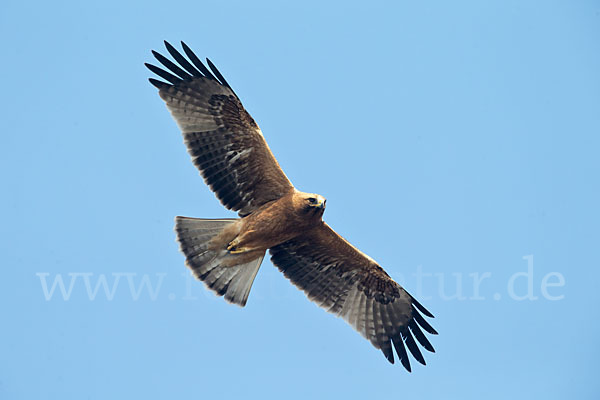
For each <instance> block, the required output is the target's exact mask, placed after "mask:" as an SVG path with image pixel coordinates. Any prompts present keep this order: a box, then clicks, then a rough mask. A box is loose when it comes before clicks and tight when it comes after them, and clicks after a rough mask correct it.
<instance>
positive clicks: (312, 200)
mask: <svg viewBox="0 0 600 400" xmlns="http://www.w3.org/2000/svg"><path fill="white" fill-rule="evenodd" d="M316 201H317V199H315V198H314V197H310V198H309V199H308V202H309V203H311V204H314V203H315V202H316Z"/></svg>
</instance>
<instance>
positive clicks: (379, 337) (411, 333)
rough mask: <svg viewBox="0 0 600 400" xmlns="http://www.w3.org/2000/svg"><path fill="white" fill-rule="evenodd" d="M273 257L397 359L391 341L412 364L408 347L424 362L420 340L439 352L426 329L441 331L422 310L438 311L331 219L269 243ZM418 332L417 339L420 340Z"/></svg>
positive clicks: (308, 291)
mask: <svg viewBox="0 0 600 400" xmlns="http://www.w3.org/2000/svg"><path fill="white" fill-rule="evenodd" d="M270 252H271V260H272V261H273V263H274V264H275V265H277V267H278V268H279V269H280V270H281V271H282V272H283V274H284V275H285V276H286V277H287V278H288V279H289V280H290V281H291V282H292V283H293V284H294V285H296V286H297V287H298V288H299V289H301V290H303V291H304V293H306V295H307V296H308V298H309V299H310V300H312V301H314V302H315V303H317V304H318V305H319V306H321V307H323V308H325V309H326V310H327V311H329V312H331V313H333V314H336V315H337V316H340V317H342V318H343V319H344V320H346V322H348V323H349V324H350V325H351V326H352V327H353V328H354V329H356V330H357V331H358V332H359V333H360V334H361V335H363V336H364V337H365V338H366V339H367V340H369V341H370V342H371V344H373V346H375V347H376V348H378V349H380V350H381V351H382V352H383V354H384V356H385V357H386V358H387V359H388V361H389V362H391V363H394V353H393V351H392V347H394V348H395V349H396V353H397V354H398V358H399V359H400V362H401V363H402V365H403V366H404V367H405V368H406V369H407V370H408V371H410V370H411V366H410V361H409V358H408V353H407V351H406V349H407V348H408V352H410V353H411V354H412V356H413V357H414V358H415V359H416V360H417V361H418V362H420V363H421V364H425V359H424V358H423V355H422V353H421V351H420V350H419V346H418V345H417V342H418V343H419V344H420V345H421V346H423V348H425V349H426V350H428V351H430V352H434V349H433V346H432V345H431V343H430V342H429V340H428V339H427V338H426V336H425V334H424V333H423V330H425V331H426V332H428V333H430V334H434V335H435V334H437V332H436V331H435V329H433V328H432V327H431V325H429V323H427V322H426V321H425V319H424V318H423V316H422V315H421V312H422V313H423V314H425V315H427V316H428V317H433V315H432V314H431V313H430V312H429V311H427V309H425V307H423V306H422V305H421V304H419V303H418V302H417V301H416V300H415V299H414V298H413V297H412V296H411V295H410V294H408V293H407V292H406V291H405V290H404V289H403V288H402V287H401V286H400V285H399V284H397V283H396V282H394V280H392V278H390V277H389V275H388V274H387V273H386V272H385V271H384V270H383V269H382V268H381V267H380V266H379V265H378V264H377V263H376V262H375V261H373V260H372V259H371V258H369V257H368V256H366V255H365V254H363V253H362V252H360V251H359V250H358V249H356V248H355V247H354V246H352V245H351V244H350V243H348V242H347V241H346V240H344V239H343V238H342V237H341V236H339V235H338V234H337V233H336V232H335V231H333V230H332V229H331V228H330V227H329V226H328V225H327V224H325V223H323V224H322V225H320V226H318V227H316V228H314V229H312V230H311V231H309V232H307V233H305V234H303V235H301V236H299V237H296V238H295V239H292V240H290V241H287V242H285V243H283V244H280V245H278V246H275V247H273V248H271V249H270ZM415 338H416V341H415Z"/></svg>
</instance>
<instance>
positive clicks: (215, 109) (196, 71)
mask: <svg viewBox="0 0 600 400" xmlns="http://www.w3.org/2000/svg"><path fill="white" fill-rule="evenodd" d="M181 44H182V47H183V51H184V53H185V54H186V55H187V57H188V59H189V61H188V59H186V58H185V57H184V56H183V55H182V54H181V53H180V52H179V51H177V50H176V49H175V48H174V47H173V46H172V45H170V44H169V43H168V42H165V46H166V48H167V51H168V52H169V54H170V55H171V56H172V57H173V59H174V60H175V61H176V62H177V64H179V65H177V64H176V63H175V62H173V61H171V60H169V59H168V58H166V57H165V56H163V55H161V54H160V53H158V52H156V51H153V52H152V54H153V55H154V57H155V58H156V60H157V61H158V62H159V63H160V64H161V65H162V66H163V67H164V68H165V69H163V68H161V67H157V66H155V65H152V64H146V66H147V67H148V69H149V70H150V71H152V72H153V73H155V74H156V75H158V76H159V77H161V78H162V79H164V80H165V81H166V82H164V81H160V80H157V79H154V78H150V83H151V84H152V85H154V86H155V87H157V88H158V89H159V94H160V96H161V98H162V99H163V100H164V101H165V102H166V103H167V107H168V108H169V110H170V111H171V114H172V115H173V118H174V119H175V121H176V122H177V124H178V125H179V127H180V129H181V131H182V132H183V137H184V141H185V144H186V146H187V148H188V152H189V153H190V155H191V156H192V161H193V163H194V165H196V167H197V168H198V169H199V170H200V173H201V174H202V176H203V177H204V180H205V181H206V183H207V184H208V185H209V186H210V188H211V189H212V190H213V191H214V192H215V194H216V195H217V197H218V198H219V200H221V202H222V203H223V205H224V206H225V207H227V208H229V209H231V210H234V211H238V212H239V213H240V215H241V216H244V215H247V214H249V213H251V212H252V211H253V210H255V209H256V208H258V207H260V206H261V205H263V204H265V203H267V202H269V201H273V200H277V199H279V198H280V197H282V196H283V195H285V194H286V193H288V192H289V191H290V190H292V188H293V186H292V184H291V183H290V181H289V180H288V179H287V177H286V176H285V174H284V173H283V171H282V170H281V168H280V167H279V164H278V163H277V160H275V157H274V156H273V154H272V153H271V150H270V149H269V147H268V146H267V143H266V142H265V140H264V138H263V136H262V133H261V131H260V129H259V127H258V125H257V124H256V122H254V119H252V117H251V116H250V114H248V112H247V111H246V110H245V109H244V107H243V106H242V103H241V102H240V100H239V98H238V97H237V96H236V94H235V93H234V92H233V90H232V89H231V87H230V86H229V83H227V81H226V80H225V78H224V77H223V75H222V74H221V73H220V72H219V70H218V69H217V67H216V66H215V65H214V64H213V63H212V62H210V61H207V62H208V65H209V67H210V70H209V69H208V68H207V67H206V66H205V65H204V64H203V63H202V62H201V61H200V60H199V59H198V57H197V56H196V55H195V54H194V53H193V52H192V50H191V49H190V48H189V47H188V46H187V45H186V44H185V43H183V42H182V43H181ZM211 70H212V72H211Z"/></svg>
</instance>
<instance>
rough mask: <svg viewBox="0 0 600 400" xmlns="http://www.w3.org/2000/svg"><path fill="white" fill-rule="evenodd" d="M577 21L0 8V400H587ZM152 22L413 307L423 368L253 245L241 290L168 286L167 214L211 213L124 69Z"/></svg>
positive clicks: (585, 47) (594, 124) (490, 13)
mask: <svg viewBox="0 0 600 400" xmlns="http://www.w3.org/2000/svg"><path fill="white" fill-rule="evenodd" d="M599 34H600V5H599V4H598V3H597V2H594V1H571V2H564V1H544V2H542V1H495V2H479V1H455V2H445V1H437V2H436V1H429V2H404V1H402V2H394V3H391V2H390V3H380V2H374V3H373V4H370V5H368V6H367V5H366V3H347V2H343V3H342V2H340V3H335V2H328V3H327V4H321V3H318V2H302V3H297V4H296V5H289V4H288V5H285V4H281V3H280V2H273V3H266V2H253V3H252V4H250V2H227V3H226V4H218V2H210V3H203V2H185V3H174V4H167V3H165V2H128V3H127V4H121V3H120V2H112V1H105V2H98V3H90V2H60V1H59V2H51V3H40V4H35V5H34V4H25V3H23V2H16V1H4V2H2V5H0V38H1V39H0V41H1V42H2V54H3V62H2V63H0V72H2V76H3V81H2V86H3V93H4V95H3V96H2V97H1V99H0V102H1V106H2V107H1V109H2V135H1V136H0V141H1V148H2V157H1V158H0V164H1V170H2V171H3V172H2V183H3V187H4V190H3V194H4V195H3V196H1V200H0V201H1V203H2V204H1V207H0V209H1V210H2V211H1V213H2V221H3V223H2V224H1V225H0V235H1V240H0V243H2V254H3V271H4V276H3V278H2V279H1V280H0V302H1V304H2V308H1V312H2V320H3V329H1V330H0V359H1V360H2V362H1V363H0V398H2V399H4V398H6V399H31V398H51V399H53V398H61V399H81V398H90V399H105V398H215V397H219V398H223V397H224V398H232V397H234V396H246V397H249V398H258V397H260V398H265V399H268V398H280V397H282V396H285V397H286V398H290V399H294V398H303V399H304V398H307V397H315V398H359V397H363V398H364V397H365V396H369V397H383V396H386V397H391V396H393V397H398V398H400V397H402V398H424V399H428V398H461V399H480V398H488V399H505V398H523V399H524V398H532V397H533V398H543V399H554V398H556V399H559V398H565V397H567V396H568V397H572V398H580V399H586V398H590V399H591V398H597V396H598V392H599V391H600V387H599V384H598V380H597V359H598V357H599V356H600V347H599V346H598V343H597V338H598V337H599V336H600V323H599V322H598V321H599V317H600V312H599V311H598V304H599V303H600V295H599V291H598V280H599V278H600V272H599V267H600V256H599V255H598V243H600V237H599V233H598V226H599V223H600V218H599V216H600V214H599V212H598V204H600V191H599V186H598V173H599V171H600V168H599V167H600V165H599V164H600V162H599V161H598V149H599V146H600V139H599V135H598V134H599V133H600V112H599V110H600V74H599V73H598V71H600V52H599V51H598V50H599V48H598V38H599ZM163 39H167V40H169V41H171V42H172V43H174V44H175V43H178V41H179V40H185V41H186V43H187V44H188V45H190V46H191V47H192V48H193V49H194V50H195V51H196V53H197V54H198V55H199V56H201V57H204V56H208V57H209V58H211V60H212V61H213V62H215V64H216V65H217V66H218V67H219V69H220V70H221V72H222V73H223V74H224V76H225V77H226V78H227V80H228V81H229V83H230V84H231V85H232V86H233V88H234V89H235V91H236V92H237V93H238V95H239V96H240V98H241V99H242V101H243V103H244V105H245V107H246V109H247V110H248V111H249V112H250V113H251V114H252V115H253V117H254V118H255V119H256V120H257V122H258V123H259V125H260V126H261V128H262V130H263V132H264V134H265V137H266V139H267V141H268V143H269V145H270V146H271V148H272V150H273V152H274V153H275V155H276V157H277V158H278V160H279V162H280V164H281V165H282V167H283V168H284V170H285V172H286V173H287V175H288V176H289V177H290V179H291V180H292V181H293V182H294V184H295V185H296V186H297V187H298V188H299V189H301V190H305V191H311V192H317V193H320V194H322V195H324V196H325V197H327V199H328V202H327V205H328V209H327V211H326V213H325V220H326V221H327V222H328V223H329V224H330V225H331V226H332V227H333V228H334V229H336V230H337V231H338V232H339V233H341V234H342V235H344V236H345V237H346V238H347V239H348V240H350V241H351V242H352V243H353V244H355V245H356V246H357V247H359V248H360V249H361V250H363V251H364V252H366V253H367V254H369V255H370V256H372V257H373V258H375V259H376V260H377V261H378V262H379V263H380V264H381V265H382V266H383V267H384V268H385V269H386V270H387V271H388V272H389V274H390V275H391V276H392V277H394V278H395V279H397V280H398V281H399V282H400V283H401V284H402V285H403V286H405V288H406V289H407V290H408V291H409V292H411V293H412V294H413V295H415V296H416V297H417V298H418V299H419V300H421V302H422V303H423V304H424V305H425V306H426V307H427V308H428V309H430V310H431V311H432V312H433V313H434V314H435V315H436V318H435V320H433V324H434V326H435V328H436V329H437V330H438V331H439V332H440V335H439V336H436V337H433V338H432V339H431V341H432V343H433V345H434V346H435V348H436V350H437V352H436V354H426V359H427V362H428V365H427V366H426V367H422V366H419V365H417V364H416V363H414V362H413V364H415V367H414V368H413V373H412V374H408V373H406V372H405V371H404V370H403V369H402V367H401V366H400V365H390V364H388V363H387V361H386V360H385V358H384V357H383V355H382V354H381V353H380V352H379V351H377V350H375V349H374V348H372V347H371V345H370V344H369V343H368V342H367V341H365V340H364V339H363V338H361V337H360V335H359V334H357V333H356V332H354V331H353V330H352V329H351V328H350V327H349V326H348V325H346V324H345V323H344V322H343V321H342V320H341V319H337V318H335V317H333V316H332V315H329V314H327V313H325V312H324V311H322V310H320V309H319V308H318V307H316V306H315V305H314V304H312V303H310V302H309V301H308V300H307V299H306V298H305V296H304V295H303V294H302V293H301V292H299V291H298V290H297V289H296V288H294V287H293V286H292V285H291V284H290V283H289V282H288V281H287V280H286V279H285V278H284V277H283V276H282V275H281V274H280V273H279V272H278V271H277V269H276V268H274V267H273V265H272V264H271V263H270V261H268V260H265V262H264V263H263V266H262V268H261V270H260V272H259V274H258V276H257V279H256V282H255V284H254V287H253V289H252V292H251V294H250V299H249V302H248V305H247V307H246V308H244V309H240V308H238V307H236V306H232V305H229V304H226V303H225V302H224V301H223V300H222V299H220V298H217V297H215V296H213V295H212V294H210V293H208V292H207V291H206V290H205V289H204V287H203V285H202V284H201V283H199V282H195V281H192V280H190V279H189V275H188V274H187V270H186V269H185V267H184V260H183V256H182V255H181V254H179V252H178V249H177V245H176V243H175V240H174V234H173V231H172V228H173V217H174V216H175V215H185V216H193V217H213V218H219V217H233V216H234V214H233V213H231V212H229V211H226V210H225V209H224V208H223V207H222V206H221V205H220V204H219V203H218V201H217V200H216V198H215V197H214V196H213V195H212V193H211V192H210V191H209V189H208V188H207V187H206V186H205V185H204V183H203V182H202V179H201V178H200V177H199V175H198V173H197V171H196V170H195V169H194V167H193V165H192V164H191V162H190V160H189V158H188V156H187V154H186V152H185V148H184V145H183V143H182V139H181V137H180V134H179V132H178V130H177V127H176V125H175V123H174V122H173V121H172V119H171V117H170V115H169V113H168V112H167V110H166V108H165V106H164V104H163V103H162V101H161V100H160V99H159V97H158V96H157V93H156V90H155V89H154V87H152V86H151V85H150V84H149V83H148V82H147V78H148V77H149V76H150V73H149V71H147V70H146V69H145V67H144V65H143V63H144V62H149V61H152V56H151V54H150V50H151V49H156V50H159V51H162V52H164V47H163V44H162V40H163ZM103 279H106V283H107V286H106V288H107V289H108V291H105V290H104V289H103V286H98V291H97V292H94V290H95V288H96V285H97V284H98V282H100V285H101V284H102V282H103V281H102V280H103ZM58 280H62V282H63V283H64V285H65V293H64V295H63V293H62V292H61V291H60V286H55V287H54V291H52V290H51V289H52V285H53V283H57V282H58ZM474 282H479V284H478V285H477V286H478V287H477V288H476V287H475V286H476V285H475V283H474ZM86 283H87V284H88V285H89V286H86ZM71 284H72V290H70V291H69V288H70V285H71ZM148 284H149V285H148ZM45 285H46V286H45ZM113 290H114V292H113Z"/></svg>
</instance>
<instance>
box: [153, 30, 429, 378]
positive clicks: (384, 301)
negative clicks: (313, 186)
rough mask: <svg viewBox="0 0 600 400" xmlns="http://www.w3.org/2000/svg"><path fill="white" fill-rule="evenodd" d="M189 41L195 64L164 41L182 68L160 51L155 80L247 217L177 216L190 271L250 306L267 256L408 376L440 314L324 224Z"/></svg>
mask: <svg viewBox="0 0 600 400" xmlns="http://www.w3.org/2000/svg"><path fill="white" fill-rule="evenodd" d="M181 45H182V48H183V52H184V53H185V55H186V56H187V58H186V57H185V56H184V55H183V54H182V53H180V52H179V51H178V50H177V49H175V48H174V47H173V46H172V45H171V44H169V43H168V42H166V41H165V46H166V49H167V51H168V53H169V54H170V55H171V57H172V58H173V59H174V60H175V62H176V63H177V64H176V63H175V62H173V61H171V60H169V59H168V58H166V57H165V56H163V55H161V54H159V53H157V52H155V51H152V54H153V55H154V57H155V58H156V59H157V60H158V62H160V64H162V66H163V67H164V68H166V70H165V69H163V68H159V67H157V66H155V65H152V64H146V67H148V68H149V69H150V71H152V72H153V73H155V74H156V75H158V76H159V77H160V78H162V79H163V80H164V81H162V80H157V79H154V78H150V83H151V84H152V85H154V86H155V87H156V88H158V90H159V91H158V94H159V96H160V97H161V98H162V99H163V100H164V101H165V103H166V105H167V108H168V109H169V111H170V112H171V115H172V116H173V118H174V119H175V121H176V122H177V125H178V126H179V128H180V129H181V132H182V133H183V138H184V142H185V145H186V146H187V150H188V152H189V154H190V156H191V157H192V162H193V163H194V165H195V166H196V167H197V168H198V169H199V170H200V173H201V175H202V177H203V178H204V181H205V182H206V183H207V184H208V185H209V186H210V188H211V189H212V190H213V191H214V192H215V194H216V196H217V197H218V198H219V200H220V201H221V203H222V204H223V205H224V206H225V207H226V208H228V209H230V210H233V211H237V212H238V215H239V217H240V218H236V219H200V218H188V217H176V218H175V232H176V234H177V240H178V242H179V245H180V249H181V251H182V252H183V254H184V255H185V258H186V265H187V266H188V267H189V268H190V269H191V270H192V272H193V274H194V275H195V276H196V277H197V278H198V279H199V280H201V281H203V282H204V283H205V284H206V286H207V287H208V288H209V289H211V290H213V291H214V292H216V293H217V294H218V295H220V296H224V297H225V299H226V300H227V301H229V302H231V303H234V304H237V305H239V306H242V307H243V306H245V305H246V301H247V299H248V295H249V293H250V288H251V286H252V283H253V282H254V277H255V276H256V274H257V272H258V269H259V268H260V265H261V263H262V260H263V257H264V256H265V254H266V252H267V250H268V251H269V253H270V255H271V261H272V262H273V264H275V265H276V266H277V267H278V268H279V270H280V271H281V272H283V274H284V275H285V277H286V278H288V279H289V280H290V281H291V282H292V283H293V284H294V285H296V287H298V288H299V289H300V290H302V291H304V293H305V294H306V296H307V297H308V298H309V299H310V300H312V301H313V302H315V303H316V304H318V305H319V306H320V307H323V308H324V309H325V310H327V311H328V312H330V313H332V314H334V315H337V316H339V317H342V318H343V319H344V320H345V321H346V322H348V324H350V325H351V326H352V327H353V328H354V329H356V330H357V331H358V332H359V333H360V334H361V335H362V336H364V337H365V338H366V339H367V340H369V341H370V342H371V344H372V345H373V346H375V347H376V348H377V349H380V350H381V351H382V352H383V354H384V355H385V357H386V358H387V360H388V361H389V362H391V363H394V352H393V348H395V349H396V353H397V355H398V358H399V359H400V362H401V363H402V365H403V366H404V367H405V368H406V369H407V370H408V371H409V372H410V371H411V366H410V360H409V357H408V353H407V351H406V349H407V348H408V351H409V352H410V353H411V354H412V356H413V357H414V358H415V359H416V360H417V361H418V362H420V363H421V364H423V365H425V359H424V358H423V355H422V353H421V350H420V349H419V346H418V345H417V342H418V343H419V344H420V345H421V346H422V347H423V348H425V349H426V350H428V351H430V352H434V349H433V346H432V345H431V343H430V342H429V340H428V339H427V337H426V336H425V334H424V333H423V331H425V332H428V333H430V334H433V335H436V334H437V332H436V331H435V329H433V327H432V326H431V325H430V324H429V323H428V322H427V321H426V320H425V318H424V317H423V315H425V316H427V317H430V318H433V315H432V314H431V313H430V312H429V311H427V309H426V308H425V307H423V306H422V305H421V304H420V303H419V302H418V301H417V300H416V299H415V298H414V297H412V296H411V295H410V294H408V292H406V290H404V289H403V288H402V286H400V285H399V284H398V283H396V282H395V281H394V280H393V279H392V278H390V276H389V275H388V274H387V273H386V272H385V271H384V270H383V269H382V268H381V267H380V266H379V264H377V262H375V260H373V259H372V258H371V257H369V256H367V255H366V254H364V253H362V252H361V251H360V250H358V249H357V248H355V247H354V246H352V245H351V244H350V243H348V242H347V241H346V240H345V239H344V238H343V237H341V236H340V235H338V234H337V233H336V232H335V231H334V230H333V229H331V228H330V227H329V225H327V224H326V223H325V222H324V221H323V219H322V217H323V212H324V211H325V203H326V200H325V198H324V197H323V196H321V195H318V194H314V193H304V192H301V191H299V190H297V189H296V188H295V187H294V186H293V185H292V183H291V182H290V180H289V179H288V178H287V176H286V175H285V173H284V172H283V170H282V169H281V167H280V166H279V164H278V163H277V160H276V159H275V157H274V156H273V153H272V152H271V150H270V149H269V146H268V145H267V142H266V141H265V139H264V137H263V134H262V132H261V130H260V128H259V127H258V125H257V124H256V122H254V119H252V117H251V116H250V114H248V112H247V111H246V110H245V109H244V107H243V106H242V103H241V101H240V99H239V98H238V96H237V95H236V94H235V92H234V91H233V89H232V88H231V86H230V85H229V84H228V83H227V81H226V80H225V78H224V77H223V75H222V74H221V73H220V72H219V70H218V69H217V68H216V67H215V66H214V64H213V63H212V62H211V61H210V60H208V59H207V60H206V63H207V65H208V68H207V67H206V66H205V65H204V63H202V61H200V59H199V58H198V57H197V56H196V55H195V54H194V53H193V52H192V50H191V49H190V48H189V47H188V46H187V45H186V44H185V43H183V42H181ZM209 68H210V69H209ZM422 314H423V315H422ZM415 339H416V340H415Z"/></svg>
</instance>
